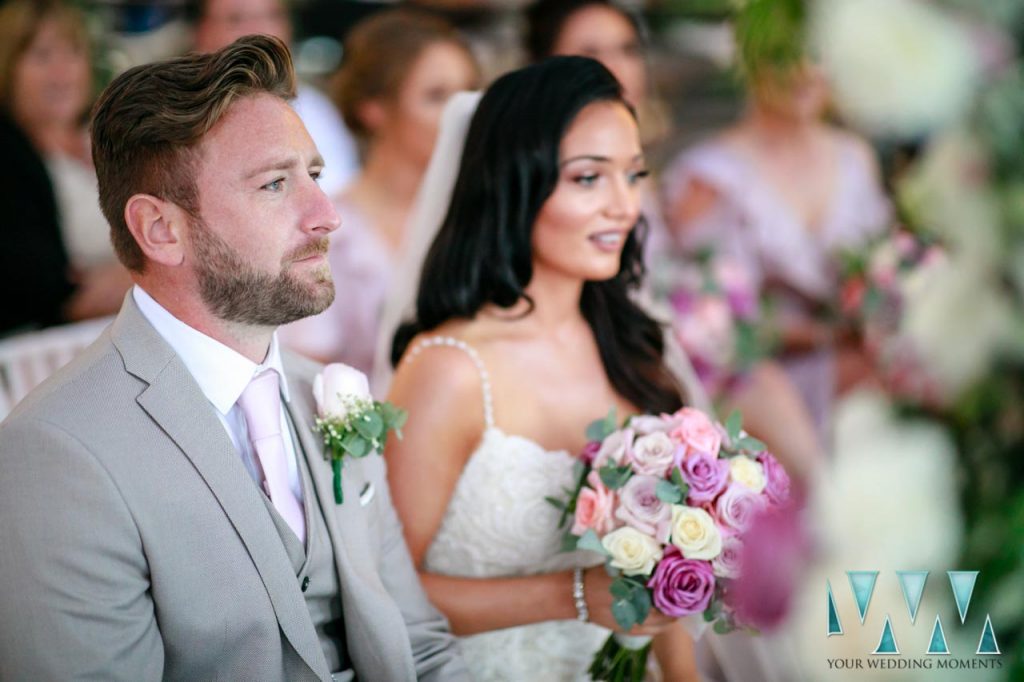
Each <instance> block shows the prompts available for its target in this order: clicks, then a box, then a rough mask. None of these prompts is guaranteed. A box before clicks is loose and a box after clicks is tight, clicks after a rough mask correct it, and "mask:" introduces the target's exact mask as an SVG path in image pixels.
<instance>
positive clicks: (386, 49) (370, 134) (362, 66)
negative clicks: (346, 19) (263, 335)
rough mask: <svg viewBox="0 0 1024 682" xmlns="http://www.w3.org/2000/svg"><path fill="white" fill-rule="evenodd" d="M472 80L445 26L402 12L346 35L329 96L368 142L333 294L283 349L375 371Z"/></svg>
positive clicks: (337, 250) (472, 71)
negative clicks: (446, 118)
mask: <svg viewBox="0 0 1024 682" xmlns="http://www.w3.org/2000/svg"><path fill="white" fill-rule="evenodd" d="M477 80H478V74H477V67H476V62H475V61H474V60H473V57H472V55H471V54H470V52H469V49H468V48H467V47H466V45H465V43H464V42H463V41H462V39H461V38H460V37H459V35H458V34H457V33H456V32H455V30H454V29H453V28H452V27H451V26H449V25H448V24H447V23H446V22H445V21H443V20H442V19H440V18H437V17H434V16H432V15H429V14H425V13H422V12H415V11H412V10H407V9H399V10H391V11H386V12H381V13H378V14H376V15H374V16H372V17H370V18H368V19H366V20H365V21H364V22H363V23H361V24H359V25H357V26H356V27H355V28H353V29H352V31H351V33H349V36H348V38H347V40H346V42H345V58H344V61H343V62H342V65H341V70H340V72H339V73H338V77H337V79H336V81H335V83H334V87H333V89H332V93H331V94H332V96H333V98H334V101H335V102H336V103H337V104H338V107H339V108H340V109H341V112H342V114H343V115H344V117H345V121H346V123H348V125H349V127H350V128H351V129H352V130H353V131H354V132H355V133H356V134H357V135H359V136H360V137H361V138H362V139H363V142H364V143H365V149H366V156H365V163H364V165H363V169H362V170H361V171H360V173H359V175H358V176H356V178H355V180H354V181H353V182H352V184H351V185H349V186H348V187H346V188H345V189H344V190H343V191H342V192H341V194H340V195H338V196H337V206H338V210H339V212H340V213H341V215H342V216H343V219H344V221H345V222H344V225H343V226H342V229H341V230H339V231H338V233H337V234H335V235H333V236H332V237H331V251H330V259H331V268H332V270H333V272H334V278H335V283H336V285H337V289H338V296H337V298H336V299H335V301H334V303H333V304H332V305H331V307H329V308H328V309H327V310H326V311H324V313H323V314H321V315H318V316H315V317H310V318H307V319H305V320H300V321H298V322H296V323H294V324H292V325H290V326H288V327H286V328H285V329H283V330H282V337H283V339H284V341H285V343H286V345H288V346H289V347H291V348H293V349H294V350H297V351H299V352H301V353H303V354H305V355H309V356H311V357H313V358H316V359H318V360H321V361H323V362H332V361H340V362H344V363H346V364H349V365H352V366H354V367H357V368H359V369H360V370H362V371H364V372H367V373H368V374H369V373H371V371H372V369H373V367H372V365H373V359H374V350H375V348H376V342H377V330H378V326H379V324H380V314H381V307H382V305H383V302H384V298H385V296H386V295H387V293H388V289H389V286H390V283H391V279H392V275H393V273H394V270H395V267H396V264H397V260H398V254H399V251H400V250H401V249H402V246H403V242H404V239H405V224H406V221H407V219H408V217H409V212H410V209H411V208H412V205H413V200H414V199H415V197H416V191H417V189H418V188H419V184H420V180H421V179H422V177H423V174H424V172H425V171H426V168H427V163H428V162H429V161H430V153H431V151H432V150H433V148H434V140H435V139H436V138H437V129H438V122H439V121H440V118H441V111H442V110H443V109H444V105H445V103H446V102H447V101H448V98H449V97H450V96H451V95H452V94H453V93H455V92H458V91H460V90H469V89H472V88H473V87H475V86H476V84H477Z"/></svg>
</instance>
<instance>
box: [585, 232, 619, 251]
mask: <svg viewBox="0 0 1024 682" xmlns="http://www.w3.org/2000/svg"><path fill="white" fill-rule="evenodd" d="M628 236H629V230H603V231H601V232H594V233H593V234H591V235H588V236H587V239H588V240H589V241H590V243H591V244H593V245H594V246H596V247H597V248H598V249H600V250H601V251H604V252H606V253H618V252H619V251H621V250H622V246H623V245H624V244H625V243H626V237H628Z"/></svg>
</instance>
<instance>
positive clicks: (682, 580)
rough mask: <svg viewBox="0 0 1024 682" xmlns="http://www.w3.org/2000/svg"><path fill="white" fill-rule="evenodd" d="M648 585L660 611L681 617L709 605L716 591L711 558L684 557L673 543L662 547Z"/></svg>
mask: <svg viewBox="0 0 1024 682" xmlns="http://www.w3.org/2000/svg"><path fill="white" fill-rule="evenodd" d="M647 587H649V588H651V590H652V591H653V593H654V594H653V600H654V605H655V606H656V607H657V609H658V610H659V611H661V612H662V613H664V614H665V615H666V616H672V617H673V618H682V617H683V616H689V615H691V614H694V613H701V612H702V611H704V610H705V609H706V608H707V607H708V604H710V603H711V597H712V596H713V595H714V593H715V575H714V573H713V572H712V570H711V562H710V561H701V560H698V559H686V558H684V557H683V554H682V552H680V551H679V548H678V547H676V546H674V545H672V546H669V548H668V549H667V550H665V555H664V556H663V557H662V559H661V561H659V562H658V567H657V568H655V569H654V575H653V576H651V579H650V581H648V583H647Z"/></svg>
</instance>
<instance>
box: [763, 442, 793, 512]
mask: <svg viewBox="0 0 1024 682" xmlns="http://www.w3.org/2000/svg"><path fill="white" fill-rule="evenodd" d="M757 461H758V462H760V463H761V466H762V467H764V477H765V486H764V494H765V495H767V496H768V501H769V502H771V503H772V504H773V505H775V506H779V505H781V504H785V503H786V502H787V501H789V474H787V473H786V470H785V468H783V466H782V465H781V464H780V463H779V460H777V459H775V457H774V456H773V455H772V454H771V453H770V452H768V451H767V450H766V451H764V452H762V453H761V454H760V455H758V456H757Z"/></svg>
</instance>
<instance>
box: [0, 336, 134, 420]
mask: <svg viewBox="0 0 1024 682" xmlns="http://www.w3.org/2000/svg"><path fill="white" fill-rule="evenodd" d="M113 319H114V318H113V317H103V318H99V319H96V320H87V321H85V322H76V323H74V324H67V325H63V326H61V327H51V328H50V329H43V330H42V331H37V332H27V333H25V334H19V335H17V336H12V337H9V338H6V339H3V340H0V420H2V419H4V418H5V417H6V416H7V415H8V414H9V413H10V411H11V410H12V409H13V408H14V406H15V405H16V404H18V401H20V400H21V399H22V398H24V397H25V396H26V395H28V393H29V391H31V390H32V389H33V388H35V387H36V386H38V385H39V384H41V383H42V382H43V380H44V379H46V378H47V377H48V376H50V375H51V374H53V373H54V372H56V371H57V370H58V369H60V368H61V367H63V366H64V365H66V364H68V362H70V361H71V359H72V358H74V357H75V356H76V355H78V353H79V352H80V351H81V350H82V349H84V348H85V347H86V346H88V345H89V344H90V343H92V342H93V341H95V340H96V338H97V337H99V335H100V333H101V332H102V331H103V330H104V329H106V328H107V326H109V325H110V323H111V322H112V321H113Z"/></svg>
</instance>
